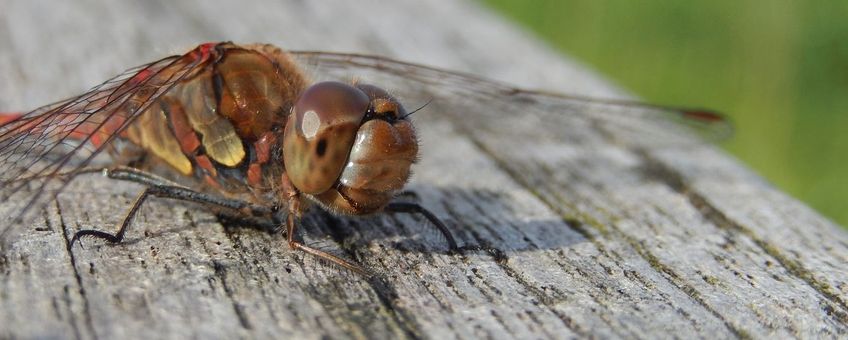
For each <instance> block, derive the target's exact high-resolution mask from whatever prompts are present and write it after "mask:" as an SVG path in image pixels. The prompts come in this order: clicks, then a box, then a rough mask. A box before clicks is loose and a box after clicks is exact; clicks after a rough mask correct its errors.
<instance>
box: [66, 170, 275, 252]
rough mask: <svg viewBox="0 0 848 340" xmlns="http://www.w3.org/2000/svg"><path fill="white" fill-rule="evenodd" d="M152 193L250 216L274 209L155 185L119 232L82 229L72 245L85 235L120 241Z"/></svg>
mask: <svg viewBox="0 0 848 340" xmlns="http://www.w3.org/2000/svg"><path fill="white" fill-rule="evenodd" d="M128 174H136V175H140V174H144V172H141V171H139V172H137V173H133V172H130V173H128ZM110 177H111V176H110ZM112 178H116V179H122V180H127V181H135V182H138V183H142V184H149V182H148V179H145V178H142V177H139V178H140V180H138V181H136V180H134V179H133V177H132V176H129V177H112ZM151 195H152V196H156V197H161V198H170V199H176V200H182V201H189V202H196V203H202V204H208V205H212V206H217V207H221V208H226V209H231V210H234V211H237V212H239V213H241V214H246V215H249V216H264V215H270V214H271V213H272V210H271V209H270V208H268V207H263V206H257V205H254V204H251V203H249V202H245V201H240V200H234V199H227V198H223V197H219V196H214V195H210V194H206V193H202V192H197V191H194V190H191V189H188V188H184V187H178V186H169V185H154V186H150V187H147V188H145V189H144V191H143V192H142V193H141V194H140V195H139V196H138V198H136V200H135V202H134V203H133V205H132V207H131V208H130V210H129V211H128V212H127V215H126V216H125V217H124V219H123V221H122V222H121V225H120V228H119V229H118V232H117V233H115V234H114V235H113V234H109V233H107V232H104V231H99V230H92V229H84V230H80V231H77V232H76V234H74V237H73V238H71V246H72V247H73V245H74V242H76V241H78V240H79V239H80V238H81V237H84V236H94V237H98V238H102V239H105V240H106V241H109V242H111V243H120V242H121V240H123V239H124V234H125V233H126V231H127V228H128V227H129V225H130V222H131V221H132V219H133V217H135V215H136V214H137V213H138V209H139V208H140V207H141V205H142V204H143V203H144V201H145V200H147V198H149V197H150V196H151Z"/></svg>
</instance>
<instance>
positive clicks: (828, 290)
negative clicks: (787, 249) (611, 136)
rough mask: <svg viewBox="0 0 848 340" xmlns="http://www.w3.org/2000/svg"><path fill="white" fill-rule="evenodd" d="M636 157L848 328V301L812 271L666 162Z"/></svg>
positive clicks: (639, 151) (646, 156) (702, 213)
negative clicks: (748, 241)
mask: <svg viewBox="0 0 848 340" xmlns="http://www.w3.org/2000/svg"><path fill="white" fill-rule="evenodd" d="M637 154H638V155H639V156H640V157H641V158H642V160H643V162H645V164H646V165H648V167H649V168H650V169H651V171H652V172H654V174H653V176H652V178H654V179H656V180H658V181H660V182H662V183H664V184H666V185H667V186H668V187H670V188H672V189H673V190H674V191H675V192H677V193H679V194H680V195H683V196H684V197H685V198H686V199H687V200H688V201H689V204H691V205H692V206H693V207H695V208H696V210H697V211H698V212H699V213H700V214H701V215H702V216H703V218H704V219H705V220H707V221H710V223H712V224H714V225H715V226H717V227H718V228H721V229H724V230H727V231H730V232H738V233H740V234H742V235H745V236H746V237H748V238H749V239H751V240H752V241H753V242H754V244H756V245H757V247H759V248H760V250H762V251H763V252H764V253H765V254H768V255H769V256H770V257H772V258H773V259H775V261H777V262H778V263H780V265H781V266H783V268H784V269H786V271H787V272H788V273H789V274H791V275H792V276H794V277H796V278H798V279H800V280H802V281H804V282H805V283H806V284H807V285H809V286H810V287H811V288H812V289H813V290H815V291H816V292H818V293H819V294H820V295H821V296H823V297H824V298H825V299H827V300H828V301H829V302H830V303H832V304H834V305H836V306H838V307H839V308H840V310H836V309H835V308H831V310H832V311H833V312H832V313H827V315H832V316H833V317H834V318H835V320H836V321H838V322H840V323H842V324H844V325H848V302H846V301H845V300H844V299H843V298H842V297H840V296H839V295H838V294H836V293H835V292H834V291H833V288H832V287H830V285H829V284H827V283H826V282H821V281H819V280H817V279H816V278H815V275H814V274H813V273H812V272H811V271H810V270H808V269H806V268H804V266H803V265H802V264H801V263H799V262H797V261H795V260H793V259H791V258H789V257H788V256H786V255H785V254H783V252H782V251H780V249H779V248H778V247H777V246H775V245H774V244H772V243H770V242H768V241H766V240H765V239H763V238H761V237H759V236H757V235H756V234H755V233H754V231H753V230H751V229H749V228H746V227H744V226H742V225H741V224H739V223H736V222H735V221H733V220H732V219H731V218H729V217H728V216H727V215H725V214H724V213H723V212H722V211H721V210H720V209H718V208H716V207H715V206H713V205H712V204H711V203H710V202H709V200H708V199H707V198H706V197H704V196H702V195H700V194H698V193H697V192H696V191H695V190H694V189H693V188H691V187H689V186H688V185H687V184H686V181H685V180H684V177H683V175H682V174H680V173H679V172H677V171H674V170H673V169H671V168H669V167H668V166H666V165H665V164H664V163H662V162H661V161H659V160H657V159H656V158H654V157H652V156H651V155H650V154H648V153H647V152H645V151H643V150H637Z"/></svg>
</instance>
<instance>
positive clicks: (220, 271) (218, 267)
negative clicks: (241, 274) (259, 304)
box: [212, 260, 253, 330]
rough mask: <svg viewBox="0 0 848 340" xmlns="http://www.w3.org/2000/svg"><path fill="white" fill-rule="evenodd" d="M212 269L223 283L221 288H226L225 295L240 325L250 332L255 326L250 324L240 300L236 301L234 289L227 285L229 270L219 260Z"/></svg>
mask: <svg viewBox="0 0 848 340" xmlns="http://www.w3.org/2000/svg"><path fill="white" fill-rule="evenodd" d="M212 267H213V268H214V269H215V276H217V277H218V279H219V280H220V281H221V286H222V287H223V288H224V293H225V294H226V295H227V298H229V299H230V303H231V304H232V306H233V311H234V312H235V313H236V317H237V318H238V320H239V324H240V325H241V327H242V328H244V329H247V330H250V329H253V326H252V325H251V324H250V320H248V318H247V314H245V313H244V306H242V305H241V304H240V303H239V302H238V300H236V298H235V296H234V293H233V289H232V288H231V287H230V286H229V284H228V283H227V269H226V267H224V264H222V263H221V262H219V261H217V260H212Z"/></svg>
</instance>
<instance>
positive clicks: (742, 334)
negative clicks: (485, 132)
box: [456, 124, 751, 338]
mask: <svg viewBox="0 0 848 340" xmlns="http://www.w3.org/2000/svg"><path fill="white" fill-rule="evenodd" d="M456 125H457V126H458V127H463V126H464V125H461V124H456ZM461 129H462V128H461ZM464 130H465V131H464V132H465V135H466V136H468V140H469V141H470V142H471V143H472V144H473V145H474V146H475V147H476V148H477V149H478V150H480V151H481V152H482V153H483V154H485V155H486V156H488V157H489V158H490V159H491V160H492V161H493V162H494V163H495V164H496V166H497V167H498V169H500V170H501V171H503V172H504V173H505V174H507V175H508V176H509V177H510V178H511V179H512V180H513V181H515V182H516V183H517V184H518V185H520V186H521V187H522V188H524V189H525V190H527V191H528V192H530V193H531V194H533V196H534V197H536V198H537V199H539V200H540V201H541V202H543V203H544V204H545V205H546V206H547V207H548V209H550V210H551V211H555V212H559V211H560V209H559V208H558V207H557V206H556V204H554V202H551V201H550V200H548V199H547V197H546V196H544V195H539V193H538V192H536V191H535V190H532V185H531V184H530V183H528V182H527V181H525V180H524V179H523V176H521V175H520V174H519V173H517V172H515V171H514V170H513V169H512V167H511V166H510V165H509V162H507V161H506V160H503V159H501V158H500V157H498V155H497V153H495V152H494V151H493V150H490V149H489V148H488V147H487V146H486V145H485V144H484V143H483V142H482V141H480V140H479V139H478V138H475V137H474V134H473V133H472V132H471V131H469V130H468V129H467V128H466V129H464ZM563 222H566V221H565V220H563ZM566 223H567V222H566ZM602 230H604V231H607V232H608V231H610V229H608V228H606V227H604V228H603V229H602ZM611 230H612V231H614V234H615V236H616V237H620V238H622V239H624V240H625V242H627V243H628V244H629V245H630V246H631V247H632V248H634V250H635V251H636V253H637V254H638V255H639V256H640V257H642V259H643V260H645V261H646V262H647V263H648V264H649V265H651V267H652V268H653V269H654V270H656V271H657V272H659V273H661V274H665V275H661V277H663V278H665V279H666V280H667V281H668V282H669V283H671V284H672V285H673V286H674V287H677V288H678V289H679V290H681V291H682V292H683V293H685V294H686V295H687V296H689V297H690V298H691V299H692V300H693V301H694V302H696V303H697V304H698V305H700V306H701V307H702V308H704V310H706V311H707V312H708V313H710V314H711V315H713V316H715V317H716V318H717V319H719V320H721V321H722V323H723V324H724V325H725V327H727V329H728V330H729V331H731V332H732V333H733V334H734V335H736V336H737V337H739V338H751V336H750V334H749V333H748V332H747V331H746V330H743V329H740V328H738V327H736V326H735V325H733V324H732V323H731V322H730V321H729V320H728V319H727V318H725V317H724V316H723V315H721V314H720V313H719V312H718V311H717V310H715V309H713V308H712V307H711V306H709V304H707V303H706V301H705V300H703V298H702V297H701V296H700V293H699V292H698V291H697V289H695V288H694V287H693V286H691V285H688V284H686V283H685V282H683V280H682V279H681V278H680V276H679V275H678V274H677V273H676V272H674V270H673V269H671V267H668V266H666V265H664V264H662V263H661V262H660V261H659V258H657V257H656V256H655V255H654V254H652V253H650V252H649V251H647V250H646V249H644V247H641V245H639V244H638V242H637V241H636V240H635V239H633V238H632V237H630V236H628V235H626V234H625V233H624V232H622V231H621V230H619V229H618V228H616V227H615V226H612V228H611ZM575 231H577V232H579V233H581V234H584V233H585V231H583V232H581V231H580V230H578V229H575ZM592 243H593V244H599V243H600V240H597V239H593V240H592ZM598 249H600V248H598Z"/></svg>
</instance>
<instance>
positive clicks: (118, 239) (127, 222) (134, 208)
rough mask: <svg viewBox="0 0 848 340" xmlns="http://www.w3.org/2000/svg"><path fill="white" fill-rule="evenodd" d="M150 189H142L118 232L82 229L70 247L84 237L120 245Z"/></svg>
mask: <svg viewBox="0 0 848 340" xmlns="http://www.w3.org/2000/svg"><path fill="white" fill-rule="evenodd" d="M150 191H151V190H150V188H146V189H144V191H142V192H141V194H139V195H138V197H137V198H136V199H135V202H134V203H133V205H132V207H131V208H130V210H129V211H127V214H126V215H125V216H124V219H123V221H121V226H120V228H118V232H117V233H115V235H112V234H110V233H107V232H105V231H100V230H93V229H83V230H80V231H77V232H76V233H75V234H74V237H73V238H71V247H73V246H74V242H76V241H78V240H79V239H80V238H81V237H85V236H94V237H97V238H102V239H104V240H106V241H109V242H110V243H120V242H121V241H122V240H123V239H124V234H125V233H126V232H127V227H128V226H129V225H130V221H131V220H132V219H133V217H135V214H136V213H138V208H140V207H141V204H142V203H144V201H145V200H146V199H147V197H149V196H150Z"/></svg>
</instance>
